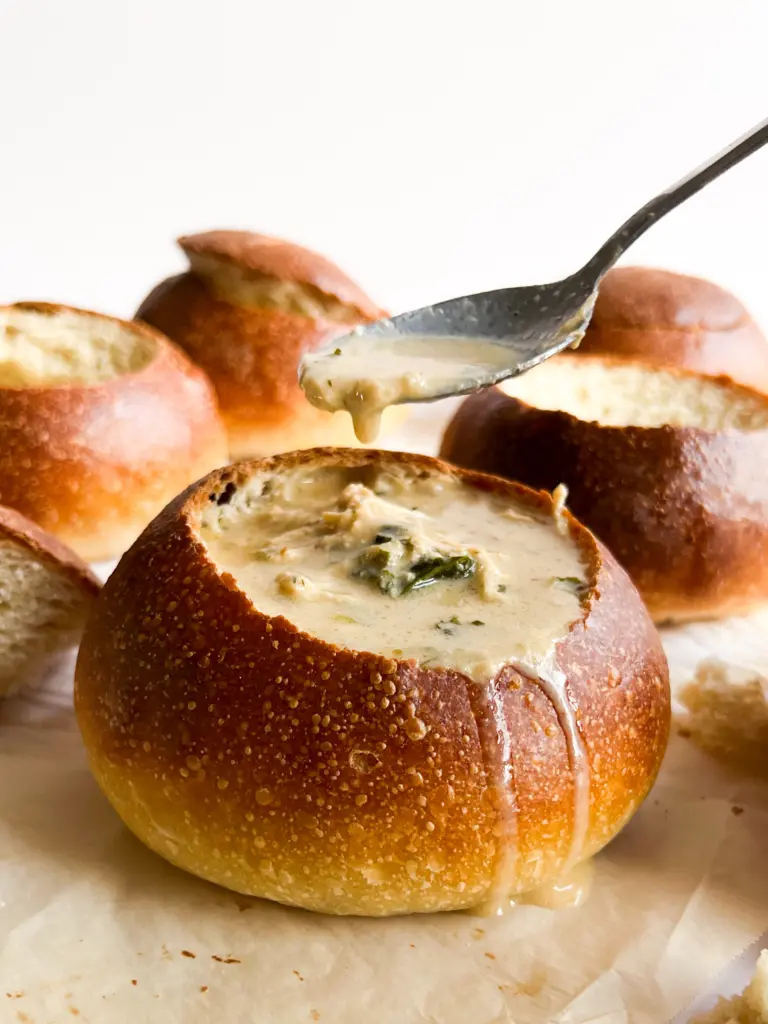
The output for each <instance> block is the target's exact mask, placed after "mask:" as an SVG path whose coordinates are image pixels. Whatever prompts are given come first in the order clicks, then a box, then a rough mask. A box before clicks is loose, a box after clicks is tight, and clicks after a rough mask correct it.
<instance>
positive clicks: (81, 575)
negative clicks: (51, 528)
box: [0, 506, 101, 598]
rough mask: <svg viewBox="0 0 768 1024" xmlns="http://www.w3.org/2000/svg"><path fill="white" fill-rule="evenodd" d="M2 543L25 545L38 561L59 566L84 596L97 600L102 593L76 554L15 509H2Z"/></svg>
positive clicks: (94, 578) (0, 535) (0, 517)
mask: <svg viewBox="0 0 768 1024" xmlns="http://www.w3.org/2000/svg"><path fill="white" fill-rule="evenodd" d="M0 540H11V541H14V542H15V543H17V544H21V545H23V546H24V547H25V548H27V550H29V551H30V552H31V553H32V554H33V555H34V556H35V557H36V558H39V559H40V561H42V562H47V563H48V564H49V565H52V566H55V567H56V568H57V569H58V570H59V572H63V573H65V574H66V575H67V576H69V578H70V579H71V580H72V582H73V583H76V584H77V585H78V586H80V587H81V588H82V590H83V592H84V593H86V594H88V595H89V596H90V597H92V598H95V597H96V595H97V594H98V593H99V591H100V590H101V581H100V580H99V579H98V577H97V576H95V575H94V574H93V573H92V572H91V570H90V569H89V568H88V566H87V565H86V564H85V562H84V561H83V560H82V559H81V558H80V557H79V556H78V555H76V554H75V552H74V551H73V550H72V549H71V548H68V547H67V546H66V544H62V543H61V541H59V540H57V539H56V537H54V536H52V534H50V533H46V532H45V530H41V529H40V527H39V526H38V525H37V524H36V523H33V522H32V520H31V519H27V518H26V516H23V515H21V513H20V512H17V511H16V510H15V509H12V508H4V507H3V506H0Z"/></svg>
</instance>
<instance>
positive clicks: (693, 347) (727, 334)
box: [579, 267, 768, 391]
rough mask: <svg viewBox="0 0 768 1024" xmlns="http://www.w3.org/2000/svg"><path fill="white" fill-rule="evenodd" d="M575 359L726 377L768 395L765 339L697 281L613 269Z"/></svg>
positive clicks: (734, 306)
mask: <svg viewBox="0 0 768 1024" xmlns="http://www.w3.org/2000/svg"><path fill="white" fill-rule="evenodd" d="M579 352H583V353H585V354H588V355H589V354H591V355H612V356H618V357H622V358H628V359H632V360H643V361H646V362H649V363H652V364H654V365H656V366H663V367H680V368H683V369H688V370H696V371H697V372H700V373H705V374H707V375H708V376H713V377H717V376H721V375H722V376H726V377H732V378H733V379H734V380H736V381H739V382H740V383H742V384H747V385H748V386H750V387H753V388H758V389H759V390H761V391H768V340H767V339H766V337H765V335H764V334H763V332H762V331H761V330H760V328H759V327H758V325H757V324H756V323H755V321H754V320H753V319H752V317H751V316H750V314H749V312H748V311H747V310H746V309H745V308H744V306H743V305H742V303H741V302H740V301H739V300H738V299H737V298H736V296H735V295H732V294H731V293H730V292H728V291H726V290H725V289H724V288H721V287H720V286H719V285H716V284H713V283H712V282H711V281H705V280H702V279H701V278H698V277H688V276H687V275H685V274H675V273H672V271H669V270H656V269H653V268H651V267H616V268H615V269H614V270H611V271H609V272H608V273H607V274H606V276H605V278H604V279H603V281H602V283H601V285H600V291H599V293H598V296H597V302H596V303H595V310H594V313H593V314H592V320H591V322H590V325H589V327H588V328H587V332H586V334H585V335H584V338H583V340H582V342H581V345H580V346H579Z"/></svg>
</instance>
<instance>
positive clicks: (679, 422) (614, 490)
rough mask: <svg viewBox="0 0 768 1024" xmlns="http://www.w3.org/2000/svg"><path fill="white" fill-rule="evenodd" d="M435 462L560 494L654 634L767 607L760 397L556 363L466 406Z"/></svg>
mask: <svg viewBox="0 0 768 1024" xmlns="http://www.w3.org/2000/svg"><path fill="white" fill-rule="evenodd" d="M506 392H510V393H506ZM513 396H514V397H513ZM441 454H442V456H443V457H444V458H445V459H448V460H449V461H451V462H453V463H455V464H456V465H459V466H465V467H470V468H472V469H478V470H482V471H484V472H487V473H496V474H498V475H499V476H505V477H509V478H510V479H514V480H520V481H522V482H523V483H525V484H528V486H530V487H546V488H550V487H554V486H556V485H557V484H561V483H562V484H565V485H566V486H567V488H568V507H569V508H570V509H571V510H572V512H573V514H574V515H575V516H576V517H577V518H578V519H579V520H580V521H581V522H583V523H584V524H585V525H586V526H588V527H589V528H590V529H591V530H593V531H594V532H595V533H596V534H597V536H598V537H599V538H600V539H601V540H602V541H603V543H604V544H606V546H607V547H608V548H609V549H610V550H611V551H612V553H613V554H614V555H615V556H616V558H617V559H618V561H619V562H620V563H621V564H622V565H623V566H624V568H625V569H626V570H627V572H628V573H629V575H630V576H631V577H632V579H633V581H634V582H635V585H636V586H637V588H638V590H639V591H640V593H641V594H642V595H643V598H644V599H645V602H646V605H647V606H648V609H649V611H650V612H651V615H652V616H653V617H654V619H656V620H657V621H666V620H678V621H681V620H686V619H697V618H712V617H719V616H725V615H731V614H736V613H741V612H745V611H747V610H748V609H750V608H752V607H754V606H756V605H760V604H762V603H764V602H765V601H766V600H768V397H766V396H764V395H762V394H761V393H759V392H757V391H753V390H751V389H749V388H746V387H742V386H741V385H738V384H735V383H733V382H732V381H731V380H729V379H727V378H708V377H705V376H704V375H701V374H696V373H693V372H690V371H684V370H670V369H667V370H660V369H656V368H653V367H649V366H647V365H643V364H640V363H631V362H628V361H626V360H619V359H610V358H608V357H600V356H587V355H579V356H564V357H560V358H558V359H556V360H552V361H550V362H548V363H545V364H544V365H543V366H541V367H538V368H537V369H535V370H532V371H531V372H530V373H528V374H525V375H524V376H522V377H519V378H518V379H517V380H514V381H510V382H509V383H508V384H507V385H505V386H504V390H501V389H492V390H488V391H485V392H482V393H478V394H475V395H472V396H471V397H470V398H468V399H467V400H466V401H465V402H464V403H463V404H462V405H461V406H460V407H459V409H458V411H457V413H456V415H455V417H454V419H453V420H452V421H451V423H450V424H449V425H448V428H447V430H446V433H445V436H444V438H443V443H442V450H441Z"/></svg>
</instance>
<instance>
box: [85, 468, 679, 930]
mask: <svg viewBox="0 0 768 1024" xmlns="http://www.w3.org/2000/svg"><path fill="white" fill-rule="evenodd" d="M75 704H76V711H77V716H78V720H79V724H80V729H81V731H82V735H83V739H84V742H85V746H86V749H87V751H88V756H89V759H90V763H91V767H92V769H93V772H94V774H95V776H96V779H97V780H98V782H99V783H100V785H101V787H102V788H103V790H104V792H105V793H106V795H107V796H108V798H109V799H110V800H111V802H112V803H113V805H114V807H115V808H116V810H117V811H118V813H119V814H120V816H121V817H122V818H123V820H124V821H125V823H126V824H127V825H128V826H129V827H130V828H131V829H132V830H133V831H134V832H135V833H136V835H137V836H138V837H139V838H140V839H141V840H143V841H144V842H145V843H146V844H147V845H148V846H150V847H151V848H152V849H153V850H155V851H156V852H157V853H159V854H160V855H161V856H163V857H165V858H167V859H168V860H169V861H171V862H172V863H173V864H176V865H178V866H179V867H182V868H184V869H186V870H187V871H190V872H192V873H194V874H196V875H199V876H201V877H203V878H205V879H208V880H210V881H213V882H216V883H219V884H221V885H223V886H226V887H228V888H230V889H234V890H236V891H239V892H242V893H248V894H252V895H255V896H261V897H266V898H269V899H272V900H277V901H279V902H281V903H286V904H292V905H296V906H300V907H304V908H307V909H311V910H316V911H324V912H326V913H331V914H358V915H373V916H379V915H391V914H405V913H416V912H427V911H441V910H458V909H462V908H469V907H476V906H478V905H480V904H482V905H485V906H486V907H488V906H490V907H492V908H495V907H496V906H501V905H503V904H504V902H505V901H506V903H507V905H508V903H509V898H510V896H517V895H519V894H521V893H530V892H531V891H532V890H536V895H534V896H532V897H530V899H533V900H539V901H541V902H547V899H548V895H547V893H548V892H549V894H550V895H551V892H552V889H551V887H552V886H555V888H556V887H557V885H558V884H559V883H560V882H561V880H562V879H563V878H564V876H566V877H567V876H568V873H569V871H571V870H572V869H573V868H574V866H575V865H577V864H579V863H581V862H583V861H584V860H585V859H586V858H589V857H590V856H591V855H592V854H594V853H595V852H596V851H597V850H599V849H600V848H601V847H602V846H603V845H604V844H605V843H607V842H608V841H609V840H610V839H611V838H612V837H613V836H614V835H615V834H616V833H617V832H618V830H619V829H620V828H621V827H622V826H623V825H624V824H625V823H626V821H627V820H628V819H629V817H630V816H631V815H632V814H633V812H634V811H635V810H636V809H637V807H638V806H639V804H640V803H641V801H642V800H643V798H644V796H645V795H646V793H647V792H648V790H649V788H650V786H651V784H652V782H653V779H654V777H655V775H656V772H657V769H658V767H659V763H660V761H661V757H662V754H663V751H664V747H665V744H666V739H667V731H668V718H669V693H668V675H667V666H666V661H665V658H664V654H663V651H662V648H661V645H660V642H659V638H658V635H657V634H656V632H655V629H654V627H653V625H652V624H651V622H650V619H649V617H648V615H647V612H646V610H645V608H644V607H643V604H642V601H641V600H640V597H639V595H638V594H637V592H636V590H635V589H634V587H633V586H632V584H631V582H630V581H629V579H628V577H627V575H626V574H625V573H624V571H623V570H622V569H621V568H619V566H618V565H617V564H616V562H615V561H614V559H613V558H612V557H611V555H610V554H608V552H607V551H606V550H605V549H604V548H603V547H602V546H601V545H600V544H599V543H598V542H597V541H596V540H595V539H594V538H593V536H592V535H591V534H590V533H589V532H588V531H587V530H586V529H584V528H583V527H582V526H580V525H579V524H578V523H577V522H576V521H575V520H574V519H573V518H572V517H571V516H570V514H569V513H568V512H566V511H564V510H563V509H562V508H561V507H560V505H559V503H558V502H557V501H553V498H552V497H551V496H550V495H549V494H544V493H534V492H532V491H529V490H527V489H526V488H524V487H521V486H520V485H518V484H512V483H508V482H506V481H503V480H500V479H494V478H491V477H487V476H483V475H481V474H477V473H469V472H465V471H461V470H457V469H455V468H453V467H450V466H448V465H447V464H444V463H441V462H439V461H438V460H435V459H430V458H426V457H421V456H416V455H404V454H400V453H390V452H381V451H370V450H363V449H315V450H313V451H306V452H296V453H289V454H286V455H283V456H278V457H275V458H271V459H265V460H263V461H256V462H244V463H241V464H238V465H235V466H231V467H229V468H227V469H225V470H221V471H218V472H216V473H213V474H212V475H210V476H209V477H207V478H206V479H205V480H203V481H201V482H200V483H199V484H196V485H194V486H192V487H191V488H189V489H188V490H187V491H186V492H185V493H184V494H182V495H181V496H179V497H178V498H177V499H176V500H175V501H173V502H172V503H171V504H170V505H169V506H168V507H167V508H166V509H165V511H164V512H163V513H162V514H161V515H160V516H158V518H157V519H156V520H155V521H154V522H153V523H152V524H150V526H148V527H147V529H146V531H145V532H144V534H143V535H142V536H141V538H139V540H138V541H137V542H136V544H135V545H134V546H133V547H132V548H131V550H130V551H129V552H128V553H127V554H126V555H125V556H124V557H123V559H122V560H121V562H120V564H119V565H118V567H117V569H116V571H115V572H114V574H113V575H112V576H111V577H110V579H109V580H108V582H107V584H106V587H105V590H104V592H103V594H102V597H101V598H100V600H99V601H98V603H97V607H96V609H95V612H94V614H93V616H92V617H91V619H90V620H89V624H88V627H87V630H86V634H85V636H84V639H83V642H82V644H81V647H80V652H79V657H78V664H77V672H76V692H75ZM562 884H563V885H567V882H565V881H564V882H562ZM548 887H550V888H549V889H548ZM526 898H528V897H526Z"/></svg>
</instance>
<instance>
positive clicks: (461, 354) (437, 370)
mask: <svg viewBox="0 0 768 1024" xmlns="http://www.w3.org/2000/svg"><path fill="white" fill-rule="evenodd" d="M509 361H510V353H509V349H505V348H503V347H502V346H501V345H494V344H493V343H491V342H488V341H482V340H475V339H471V338H439V337H421V336H412V337H410V336H407V335H404V336H402V337H399V338H375V337H373V338H372V337H369V336H367V335H355V334H351V335H348V336H347V337H346V338H343V339H342V340H340V341H339V343H338V345H337V346H335V347H332V348H328V349H325V350H323V351H322V352H315V353H308V354H307V355H306V356H305V357H304V359H303V361H302V365H301V369H300V382H301V386H302V388H303V389H304V394H305V395H306V397H307V400H308V401H309V402H311V403H312V405H314V406H316V407H317V408H318V409H325V410H327V411H328V412H336V411H338V410H340V409H346V411H347V412H348V413H349V414H350V415H351V416H352V421H353V423H354V426H355V433H356V434H357V437H358V439H359V440H360V441H362V442H364V443H368V442H371V441H374V440H375V439H376V436H377V434H378V432H379V425H380V422H381V414H382V411H383V410H384V409H386V408H387V406H390V405H396V404H398V403H400V402H411V401H426V400H429V399H431V398H438V397H442V396H446V395H452V394H456V393H458V392H460V391H469V390H473V389H475V388H478V387H480V386H482V385H483V384H487V383H488V381H489V378H494V377H496V376H497V375H499V374H501V373H503V372H504V370H505V369H506V368H507V367H508V366H509Z"/></svg>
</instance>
